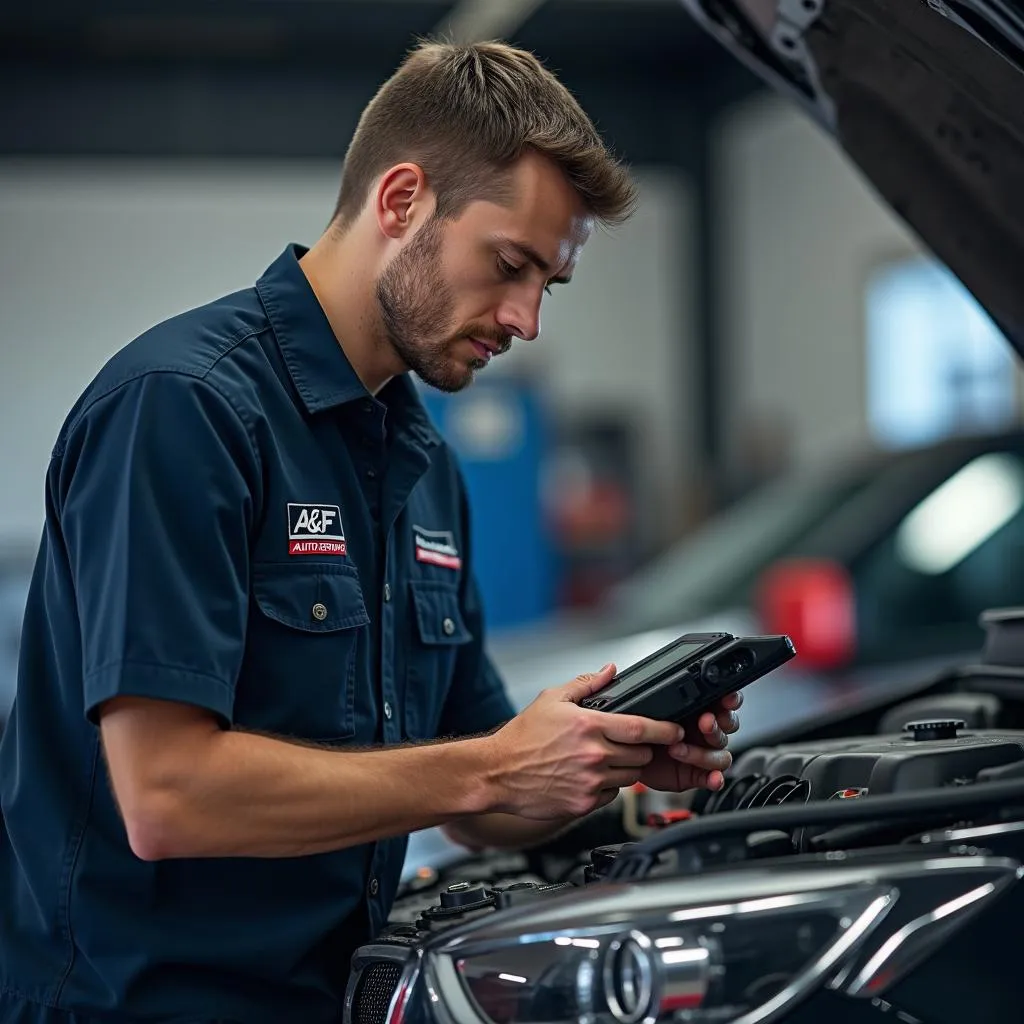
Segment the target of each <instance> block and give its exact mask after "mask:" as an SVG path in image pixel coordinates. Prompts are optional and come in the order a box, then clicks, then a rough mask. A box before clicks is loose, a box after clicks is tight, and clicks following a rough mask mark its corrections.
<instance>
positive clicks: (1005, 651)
mask: <svg viewBox="0 0 1024 1024" xmlns="http://www.w3.org/2000/svg"><path fill="white" fill-rule="evenodd" d="M986 627H987V629H988V630H989V643H988V645H987V647H986V650H985V653H984V655H983V658H982V660H981V662H980V663H979V664H977V665H968V666H964V667H961V668H958V669H956V670H954V671H951V672H947V673H944V674H943V675H942V677H940V678H939V679H935V680H931V681H929V682H927V683H926V684H925V685H923V686H922V687H921V689H920V691H919V692H917V693H916V694H914V695H913V696H911V697H909V698H907V697H903V698H901V699H899V700H895V701H893V702H891V703H889V704H884V703H883V704H881V705H880V706H878V707H877V708H875V709H872V710H871V711H870V712H869V713H868V714H867V715H865V713H864V711H863V709H861V710H860V711H859V712H857V713H856V715H851V718H852V719H853V721H855V723H856V725H857V726H860V727H861V728H859V729H858V730H857V731H856V732H851V733H850V734H849V735H845V736H844V735H841V732H842V728H843V723H842V722H841V721H833V722H823V723H821V724H820V726H819V729H818V732H819V733H820V734H819V735H814V734H811V735H804V736H780V737H773V738H772V741H771V742H768V743H761V744H758V745H757V746H752V747H749V748H748V749H746V750H744V751H742V752H741V753H740V754H739V755H738V756H737V757H736V759H735V761H734V763H733V766H732V768H731V769H730V771H729V772H728V773H727V774H726V784H725V786H724V787H723V788H722V789H721V790H719V791H718V792H715V793H709V792H707V791H701V792H698V793H696V794H692V793H691V794H688V795H684V796H682V797H666V795H665V794H660V793H652V792H648V791H645V790H643V789H642V788H640V787H634V788H633V789H632V790H628V791H623V792H622V793H620V796H619V798H618V799H617V800H616V801H615V802H614V803H612V804H611V805H609V806H608V807H607V808H604V809H603V810H602V811H600V812H597V813H596V814H593V815H591V816H589V817H588V818H587V819H585V820H584V821H583V822H581V823H580V824H579V825H578V826H577V827H575V828H573V829H570V830H569V831H568V832H566V833H564V834H563V835H562V836H560V837H559V838H558V839H557V840H555V841H553V842H551V843H548V844H546V845H545V846H543V847H540V848H537V849H533V850H528V851H523V852H520V853H511V854H507V853H489V854H480V855H474V856H467V857H466V858H465V859H463V860H461V861H459V862H457V863H455V864H452V865H450V866H447V867H445V868H444V869H443V870H435V869H431V868H423V869H421V870H420V871H419V873H418V874H417V876H416V877H415V878H412V879H410V880H408V881H407V882H406V883H404V884H403V886H402V887H401V889H400V891H399V894H398V897H397V899H396V901H395V904H394V907H393V910H392V913H391V915H390V918H389V922H388V925H387V927H386V928H385V929H384V931H383V932H382V933H381V935H379V936H378V937H377V939H376V940H375V941H374V942H373V943H372V944H371V945H368V946H366V947H363V948H362V949H361V950H359V951H358V952H357V954H356V956H355V958H354V960H353V971H352V975H351V979H350V983H349V989H348V996H347V1001H346V1017H345V1019H346V1021H350V1022H351V1024H377V1022H379V1024H385V1022H389V1024H396V1022H397V1021H400V1020H405V1019H407V1018H405V1017H403V1016H401V1015H399V1016H389V1012H391V1010H393V1009H394V1006H393V1005H392V1004H393V1003H394V1001H395V999H396V991H397V990H398V989H399V987H400V979H401V978H402V977H403V971H404V970H405V969H406V966H407V964H408V963H409V961H410V959H411V958H414V957H416V956H418V955H419V953H418V951H419V950H421V949H423V948H426V947H428V946H430V945H431V944H433V945H435V946H436V945H437V943H438V942H439V941H443V940H444V938H445V936H446V935H448V934H449V933H453V934H454V933H456V931H457V930H458V929H464V930H465V927H466V926H467V925H474V924H476V925H478V926H480V925H481V922H486V921H487V920H488V919H492V920H498V921H500V920H503V919H504V918H503V916H502V915H505V916H511V918H513V919H514V917H515V914H516V913H517V912H518V913H519V914H520V915H522V914H523V913H528V909H524V908H531V907H533V908H536V907H542V906H544V905H546V904H547V903H548V902H550V901H554V900H562V901H563V902H564V898H565V897H566V896H567V894H571V893H576V894H582V893H586V892H587V891H599V890H600V889H601V887H602V886H611V887H614V886H615V885H616V884H619V885H621V884H625V883H636V882H649V881H650V880H652V879H687V878H699V879H701V880H710V879H719V880H721V879H733V878H741V877H743V876H744V874H749V873H751V872H764V871H766V870H768V871H770V872H774V873H776V874H784V873H785V872H788V871H793V870H797V869H799V870H809V871H816V872H821V873H822V878H823V879H824V878H825V873H827V872H830V871H834V870H835V869H836V868H837V867H839V866H841V865H846V866H848V865H851V864H857V863H861V862H864V863H871V864H878V863H884V862H885V861H886V858H889V859H890V860H895V859H900V858H906V857H908V856H909V857H911V858H913V857H915V856H921V857H931V856H934V855H935V852H936V851H939V850H942V851H945V852H946V853H948V854H950V855H956V856H965V857H970V856H974V855H976V854H978V853H983V854H985V855H986V856H1000V857H1016V858H1020V859H1021V860H1024V667H1021V664H1019V663H1018V662H1020V663H1024V651H1021V650H1019V649H1018V644H1019V643H1020V636H1019V635H1018V634H1022V633H1024V612H1020V613H1017V614H1016V615H1006V614H1003V613H1000V614H998V615H990V616H988V617H987V619H986ZM1011 627H1012V629H1013V632H1014V639H1013V641H1012V642H1011V641H1010V640H1009V639H1008V637H1007V635H1006V634H1007V632H1008V630H1009V629H1010V628H1011ZM865 721H867V722H868V724H870V725H871V726H872V727H873V728H872V729H871V730H870V731H869V730H868V729H864V728H863V726H864V724H865ZM1017 898H1018V899H1019V898H1020V897H1017ZM553 905H554V904H553ZM558 905H561V903H560V904H558ZM470 931H472V929H470ZM459 934H461V932H460V933H459ZM952 948H953V947H952V946H950V949H952ZM966 948H967V950H968V953H965V952H964V950H960V951H959V952H958V953H956V954H955V955H957V956H960V957H963V956H965V955H969V950H970V946H968V947H966ZM950 955H954V954H950ZM940 961H941V956H940V957H939V958H938V960H937V961H936V962H940ZM986 964H988V965H989V966H991V958H990V959H989V960H988V961H986ZM979 969H981V968H979ZM920 973H921V972H920V971H918V972H917V974H920ZM1010 976H1011V977H1012V969H1011V970H1010ZM913 977H916V975H915V976H912V977H911V982H913ZM758 983H759V984H762V983H763V982H760V981H759V982H758ZM691 987H692V986H691ZM1011 987H1013V986H1011ZM998 988H999V986H998V985H997V986H995V987H994V988H993V990H992V991H990V992H989V994H988V996H987V998H990V999H993V1000H995V1002H994V1003H993V1007H996V1006H998V1007H1001V1009H999V1010H998V1012H1000V1013H1004V1012H1005V1006H1004V1005H1003V1003H1000V1002H999V999H1000V998H1001V997H1000V996H999V995H998V993H996V990H997V989H998ZM688 990H689V989H688ZM903 990H904V991H906V990H907V989H906V986H904V989H903ZM909 991H911V993H912V995H911V996H910V997H903V998H902V1001H901V1002H900V1004H899V1006H900V1009H899V1010H898V1013H899V1014H902V1016H901V1017H900V1018H899V1019H902V1020H904V1021H914V1020H920V1021H924V1022H926V1024H929V1022H930V1021H932V1020H937V1021H938V1020H945V1019H947V1018H946V1017H931V1016H927V1015H922V1016H920V1017H918V1016H916V1015H915V1010H917V1011H918V1012H920V1010H921V1009H922V1008H923V1009H925V1010H928V1009H929V1008H932V1007H933V1006H934V1005H935V1000H936V993H937V992H939V991H942V992H943V994H942V996H941V1002H942V1004H943V1005H944V1006H945V1007H946V1008H949V1012H950V1013H951V1014H952V1012H953V1010H952V1007H954V1005H955V1004H956V1003H957V992H956V991H955V990H951V991H949V992H945V991H944V990H943V984H942V979H935V978H931V979H930V980H929V981H928V982H927V983H926V984H923V987H922V988H921V992H923V993H924V994H923V995H921V994H920V993H919V994H918V996H916V997H915V996H913V992H914V989H913V984H911V986H910V989H909ZM993 993H996V994H993ZM860 994H861V995H863V994H864V993H863V992H861V993H860ZM883 994H884V993H883ZM817 998H818V1002H817V1003H815V1004H814V1007H813V1008H812V1009H810V1010H808V1009H806V1008H805V1009H804V1011H803V1012H804V1013H805V1014H806V1013H809V1014H811V1015H812V1016H807V1017H800V1016H798V1015H793V1014H791V1015H789V1016H785V1017H783V1018H779V1019H785V1020H786V1021H797V1020H800V1021H803V1020H805V1019H806V1020H807V1021H810V1020H812V1019H815V1018H814V1016H813V1015H815V1014H821V1013H824V1012H827V1013H829V1014H830V1017H831V1019H833V1020H839V1021H844V1020H848V1021H866V1020H869V1019H874V1016H877V1015H878V1014H881V1013H885V1012H887V1008H888V1009H892V1004H890V1003H888V1002H887V1001H886V998H887V997H886V998H882V995H879V996H878V997H875V998H873V999H871V1000H868V1001H863V1000H861V1001H860V1002H858V1003H856V1004H854V1003H852V1002H850V1001H849V1000H847V1001H846V1002H844V1003H842V1004H838V1003H837V1004H836V1005H831V1004H828V1005H825V1004H822V1003H821V1000H822V999H825V1000H826V1002H827V1000H830V999H836V998H837V997H836V996H834V995H832V994H831V993H822V994H821V995H820V996H819V997H817ZM978 998H979V996H978V995H977V993H972V994H971V997H970V1001H969V1002H968V1003H967V1004H963V1001H962V999H961V1000H960V1002H961V1004H962V1005H961V1006H960V1008H959V1010H957V1011H956V1012H960V1013H969V1014H971V1018H970V1019H977V1020H989V1019H992V1020H996V1019H1009V1018H1005V1017H1002V1016H1000V1017H996V1016H982V1015H977V1016H976V1015H974V1014H975V1013H976V1011H977V1010H978V1005H979V1004H978ZM847 1004H849V1005H847ZM1022 1005H1024V1004H1022ZM666 1007H667V1009H666ZM661 1009H662V1011H663V1013H662V1015H659V1016H652V1017H649V1018H644V1017H637V1018H636V1020H637V1021H640V1020H644V1019H650V1020H658V1021H662V1020H673V1021H680V1022H682V1021H690V1020H694V1021H704V1020H708V1021H711V1020H717V1019H721V1020H723V1021H725V1020H732V1019H741V1018H739V1017H729V1016H727V1015H723V1016H720V1017H715V1016H713V1015H712V1016H706V1017H705V1016H701V1015H697V1016H692V1015H688V1014H690V1013H691V1009H692V1008H691V1009H687V1008H686V1007H683V1006H679V1007H675V1008H673V1007H671V1006H669V1005H668V1004H666V1003H663V1004H662V1006H661ZM693 1012H696V1011H693ZM894 1012H896V1011H894ZM992 1012H993V1013H995V1012H996V1010H995V1009H993V1011H992ZM1013 1012H1016V1009H1015V1010H1014V1011H1013ZM1021 1012H1024V1010H1022V1011H1021ZM723 1013H724V1011H723ZM796 1013H799V1011H796ZM844 1014H845V1016H844ZM409 1019H413V1018H409ZM425 1019H426V1018H425ZM480 1019H491V1018H488V1017H481V1018H480ZM519 1019H520V1018H519V1017H516V1016H515V1015H513V1016H509V1017H508V1018H507V1020H508V1021H509V1022H512V1021H518V1020H519ZM530 1019H531V1020H532V1019H533V1018H532V1017H531V1018H530ZM538 1019H539V1018H538ZM573 1019H577V1018H573ZM579 1019H582V1018H579ZM594 1019H595V1020H605V1019H607V1020H613V1021H623V1020H630V1019H632V1018H631V1017H630V1015H629V1014H626V1016H624V1017H622V1016H619V1015H617V1014H615V1013H612V1014H611V1016H606V1017H600V1016H599V1017H595V1018H594ZM742 1019H746V1018H745V1017H744V1018H742ZM751 1019H754V1018H751ZM758 1019H759V1018H758ZM772 1019H775V1018H772ZM949 1019H951V1020H953V1019H968V1018H967V1017H960V1018H958V1017H955V1016H950V1017H949Z"/></svg>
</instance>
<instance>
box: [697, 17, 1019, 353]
mask: <svg viewBox="0 0 1024 1024" xmlns="http://www.w3.org/2000/svg"><path fill="white" fill-rule="evenodd" d="M682 2H683V5H684V6H685V7H686V9H687V10H688V11H689V12H690V14H691V15H692V16H693V17H694V18H695V19H696V20H697V21H698V22H699V23H700V24H701V25H702V26H703V27H704V28H705V29H706V30H707V31H708V32H710V33H711V34H712V35H713V36H715V37H716V38H717V39H718V40H719V41H720V42H721V43H723V45H725V46H726V48H727V49H729V50H730V51H731V52H732V53H733V54H734V55H735V56H736V57H738V58H739V59H740V60H741V61H742V62H743V63H744V64H746V65H747V66H748V67H749V68H751V70H753V71H754V72H755V73H756V74H758V75H759V76H760V77H761V78H763V79H764V80H765V81H766V82H767V83H768V84H769V85H771V86H772V87H774V88H775V89H776V90H777V91H779V92H781V93H783V94H785V95H787V96H788V97H789V98H791V99H793V100H795V101H797V102H798V103H799V104H800V105H801V106H803V107H804V108H805V110H807V111H808V112H809V113H810V114H811V116H812V117H814V118H815V120H817V121H818V122H819V124H820V125H821V126H822V127H823V128H825V130H826V131H828V132H829V133H831V134H832V135H833V136H834V137H835V138H836V140H837V141H838V143H839V144H840V145H841V146H842V148H843V149H844V150H845V151H846V153H847V154H848V155H849V157H850V158H851V159H852V160H853V161H854V163H855V164H857V166H858V167H859V168H860V169H861V171H862V172H863V174H864V175H865V176H866V177H867V179H868V180H869V181H870V182H871V183H872V184H873V185H874V187H875V188H876V189H877V191H878V192H879V194H880V195H881V196H882V198H883V199H884V200H885V201H886V202H887V203H888V204H889V206H890V207H891V208H892V209H893V211H894V212H895V213H896V214H897V215H898V216H900V217H902V218H903V220H905V221H906V222H907V224H908V225H909V226H910V227H911V228H912V229H913V230H914V231H915V232H916V233H917V235H918V236H919V237H920V239H921V240H922V241H923V242H924V243H925V244H926V245H927V246H928V247H929V248H930V249H931V250H932V252H934V253H935V255H936V256H937V257H938V258H939V259H940V260H942V262H944V263H945V264H946V265H947V266H948V267H949V268H950V270H952V271H953V273H954V274H956V275H957V277H959V278H960V280H961V281H962V282H963V283H964V285H965V286H966V287H967V288H968V289H969V290H970V291H971V292H972V293H973V294H974V296H975V297H976V298H977V299H978V301H979V302H980V303H981V304H982V305H983V306H984V307H985V309H986V310H987V311H988V313H989V315H990V316H991V317H992V319H993V320H994V321H995V322H996V324H997V325H998V326H999V328H1000V329H1001V330H1002V331H1003V333H1004V334H1005V335H1006V336H1007V338H1009V340H1010V341H1011V343H1012V344H1013V345H1014V347H1015V348H1016V349H1017V352H1018V353H1019V354H1021V355H1024V287H1022V286H1021V277H1022V276H1024V143H1022V139H1024V10H1022V5H1021V4H1020V2H1019V0H956V2H948V0H945V2H944V0H682Z"/></svg>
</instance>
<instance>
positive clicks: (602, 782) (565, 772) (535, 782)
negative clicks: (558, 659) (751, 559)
mask: <svg viewBox="0 0 1024 1024" xmlns="http://www.w3.org/2000/svg"><path fill="white" fill-rule="evenodd" d="M614 675H615V666H614V665H606V666H605V667H604V668H603V669H601V671H600V672H593V673H586V674H584V675H581V676H577V677H576V678H575V679H574V680H573V681H572V682H571V683H566V684H565V685H564V686H560V687H557V688H555V689H551V690H545V691H544V692H543V693H541V695H540V696H539V697H537V699H536V700H534V702H533V703H532V704H531V705H530V706H529V707H527V708H526V709H525V710H524V711H523V712H522V713H521V714H519V715H517V716H516V717H515V718H513V719H512V721H511V722H509V723H508V724H507V725H505V726H503V727H502V728H501V729H499V730H498V731H497V732H496V733H494V734H493V735H492V736H489V737H487V738H486V741H485V742H487V743H488V744H489V746H490V751H491V757H490V758H489V760H490V763H491V764H492V765H493V768H492V771H491V773H490V774H491V781H492V784H493V787H494V789H495V792H496V800H495V806H494V810H498V811H502V812H505V813H508V814H517V815H519V816H520V817H523V818H531V819H534V820H537V821H552V820H559V819H567V818H579V817H582V816H583V815H585V814H589V813H590V812H591V811H593V810H596V809H597V808H598V807H603V806H604V805H605V804H608V803H611V801H612V800H614V799H615V797H616V795H617V794H618V792H619V790H620V789H622V788H624V787H627V786H632V785H633V784H635V783H636V782H638V781H642V779H643V774H644V770H645V766H647V765H649V764H651V763H652V760H653V759H654V757H655V753H654V750H653V749H652V748H654V747H660V748H663V749H665V748H668V747H670V746H671V745H672V744H674V743H678V742H679V741H680V740H682V738H683V730H682V728H681V727H680V726H678V725H675V724H674V723H672V722H657V721H654V720H653V719H649V718H641V717H638V716H636V715H609V714H607V713H605V712H603V711H591V710H589V709H588V708H581V707H579V706H578V702H579V701H581V700H583V699H584V698H586V697H589V696H590V695H591V694H593V693H596V692H597V691H598V690H600V689H601V688H602V687H604V686H607V685H608V683H609V682H610V681H611V679H612V677H613V676H614ZM712 717H713V716H712Z"/></svg>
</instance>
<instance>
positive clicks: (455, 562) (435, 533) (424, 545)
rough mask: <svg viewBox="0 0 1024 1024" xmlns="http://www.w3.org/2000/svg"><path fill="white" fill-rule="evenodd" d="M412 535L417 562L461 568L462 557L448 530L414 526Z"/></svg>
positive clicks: (447, 567)
mask: <svg viewBox="0 0 1024 1024" xmlns="http://www.w3.org/2000/svg"><path fill="white" fill-rule="evenodd" d="M412 535H413V539H414V540H415V542H416V561H417V562H429V563H430V564H431V565H440V566H442V567H443V568H445V569H461V568H462V559H461V558H460V557H459V551H458V548H456V547H455V537H454V535H453V534H452V532H451V531H450V530H425V529H423V527H422V526H414V527H413V528H412Z"/></svg>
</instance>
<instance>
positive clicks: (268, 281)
mask: <svg viewBox="0 0 1024 1024" xmlns="http://www.w3.org/2000/svg"><path fill="white" fill-rule="evenodd" d="M306 252H308V249H307V248H306V247H305V246H301V245H297V244H294V243H293V244H291V245H289V246H287V248H286V249H285V250H284V252H283V253H281V255H280V256H278V258H277V259H276V260H274V262H273V263H272V264H271V265H270V266H269V267H268V268H267V269H266V271H265V272H264V274H263V276H262V277H261V278H260V279H259V281H257V282H256V291H257V293H258V295H259V297H260V301H261V302H262V303H263V308H264V310H266V314H267V319H268V320H269V321H270V325H271V327H272V328H273V330H274V335H275V337H276V338H277V343H278V346H279V347H280V349H281V356H282V358H283V359H284V363H285V366H287V368H288V373H289V374H290V375H291V378H292V382H293V383H294V385H295V390H296V391H297V392H298V394H299V397H300V398H301V399H302V403H303V405H305V407H306V409H307V410H308V411H309V412H310V413H318V412H323V411H325V410H327V409H332V408H335V407H337V406H340V405H344V404H345V403H347V402H353V401H357V400H359V399H364V400H371V398H372V396H371V395H370V393H369V392H368V391H367V390H366V387H365V385H364V384H363V382H362V381H361V380H360V379H359V376H358V375H357V374H356V372H355V370H354V369H353V368H352V364H351V363H350V362H349V361H348V356H346V355H345V351H344V349H342V347H341V345H339V344H338V339H337V338H336V337H335V335H334V331H333V330H331V325H330V323H329V322H328V320H327V315H326V314H325V313H324V311H323V307H322V306H321V305H320V302H319V300H318V299H317V297H316V294H315V293H314V291H313V289H312V287H311V286H310V283H309V281H308V279H307V278H306V275H305V274H304V273H303V272H302V268H301V267H300V266H299V259H300V258H301V257H302V256H304V255H305V254H306ZM380 400H381V401H382V402H383V403H385V404H386V405H387V408H388V411H389V413H390V417H391V418H393V419H394V420H395V421H396V422H397V423H398V424H399V425H401V426H402V427H405V428H407V429H408V430H410V431H411V432H412V433H413V434H414V435H416V436H417V438H418V439H419V440H420V441H421V442H422V443H423V444H425V445H428V446H432V445H436V444H439V443H440V440H441V438H440V437H439V435H438V433H437V431H436V429H435V428H434V425H433V424H432V423H431V421H430V417H429V416H428V415H427V411H426V409H424V407H423V403H422V402H421V401H420V398H419V395H417V393H416V388H415V386H414V385H413V383H412V381H411V380H409V379H408V374H403V375H402V376H400V377H396V378H394V379H393V380H391V381H389V382H388V384H387V385H386V386H385V387H384V388H382V389H381V392H380Z"/></svg>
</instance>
